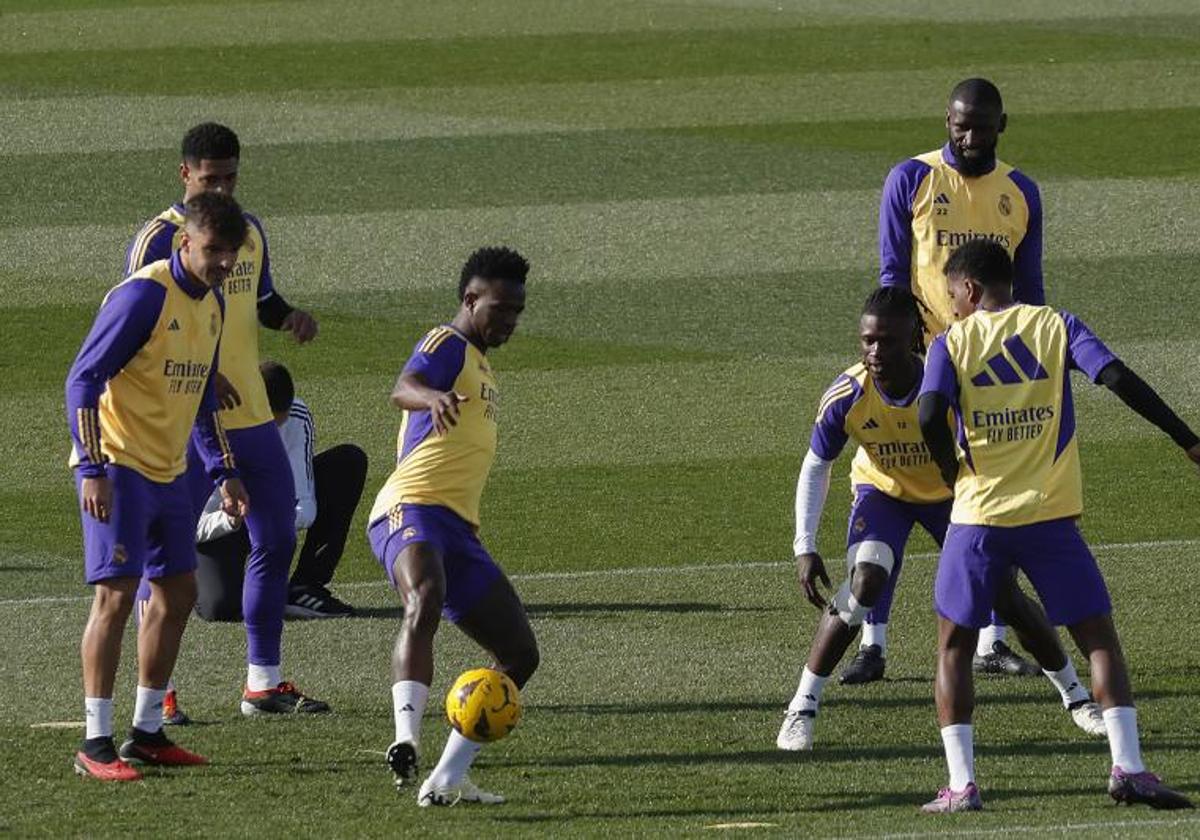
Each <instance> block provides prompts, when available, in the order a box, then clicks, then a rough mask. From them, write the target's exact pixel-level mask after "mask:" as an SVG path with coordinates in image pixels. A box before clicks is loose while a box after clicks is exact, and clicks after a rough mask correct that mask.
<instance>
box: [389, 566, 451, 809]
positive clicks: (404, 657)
mask: <svg viewBox="0 0 1200 840" xmlns="http://www.w3.org/2000/svg"><path fill="white" fill-rule="evenodd" d="M392 579H393V580H394V581H395V582H396V591H397V592H398V593H399V595H400V600H401V602H402V603H403V604H404V617H403V618H402V619H401V620H400V632H399V634H398V635H397V636H396V644H395V646H394V647H393V648H392V700H393V710H394V715H395V723H396V739H395V740H394V741H393V742H392V744H391V746H390V747H389V748H388V753H387V761H388V766H389V767H390V768H391V770H392V773H393V774H394V776H395V783H396V786H397V787H400V786H402V785H406V784H412V783H413V782H415V781H416V778H417V745H418V744H419V743H420V740H421V716H422V715H423V714H424V711H425V701H426V700H427V699H428V697H429V686H430V684H431V683H432V682H433V637H434V636H435V635H436V634H437V629H438V625H439V624H440V623H441V620H442V604H443V603H444V601H445V599H446V572H445V569H444V567H443V566H442V556H441V554H440V553H439V552H438V550H437V549H436V548H435V547H434V546H433V545H431V544H430V543H423V542H415V543H411V544H409V545H407V546H405V547H404V549H403V550H402V551H401V552H400V553H399V554H398V555H396V559H395V560H394V561H393V563H392Z"/></svg>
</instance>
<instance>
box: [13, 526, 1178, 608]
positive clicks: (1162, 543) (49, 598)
mask: <svg viewBox="0 0 1200 840" xmlns="http://www.w3.org/2000/svg"><path fill="white" fill-rule="evenodd" d="M1190 545H1200V538H1189V539H1182V540H1145V541H1141V542H1127V543H1100V544H1097V545H1092V546H1089V548H1091V550H1092V551H1094V552H1106V551H1121V550H1131V549H1141V548H1183V547H1186V546H1190ZM908 559H911V560H934V559H937V553H936V552H931V551H929V552H924V553H922V554H910V555H908ZM793 562H794V561H791V560H752V561H750V562H747V563H693V564H690V565H684V566H626V567H620V568H615V569H579V570H576V571H573V572H527V573H525V574H515V575H509V577H510V578H511V579H512V580H578V579H582V578H594V577H625V576H633V575H661V574H669V573H671V572H703V571H706V570H712V571H728V570H730V569H774V568H781V567H784V566H791V565H792V564H793ZM386 585H387V582H386V581H384V580H371V581H355V582H354V583H343V584H339V585H338V588H339V589H371V588H375V587H379V586H386ZM90 600H91V597H90V596H80V595H46V596H40V597H34V598H6V599H2V600H0V607H21V606H28V605H36V604H73V603H78V602H81V601H90Z"/></svg>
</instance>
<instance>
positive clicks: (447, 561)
mask: <svg viewBox="0 0 1200 840" xmlns="http://www.w3.org/2000/svg"><path fill="white" fill-rule="evenodd" d="M367 538H368V539H370V541H371V549H372V550H373V551H374V552H375V556H376V557H377V558H378V559H379V562H380V563H381V564H382V565H383V570H384V571H385V572H387V576H388V582H389V583H391V585H392V588H393V589H395V588H396V579H395V577H394V576H393V574H392V566H393V564H395V562H396V558H397V557H398V556H400V552H401V551H403V550H404V549H405V547H406V546H409V545H411V544H413V543H427V544H429V545H432V546H433V547H434V548H436V549H437V550H438V553H439V554H441V556H442V569H443V570H444V571H445V573H446V600H445V601H444V602H443V603H442V615H444V616H445V617H446V618H447V619H449V620H450V621H453V622H456V623H457V622H458V621H459V620H460V619H461V618H462V617H463V616H465V615H466V614H467V613H469V612H470V611H471V609H472V608H473V607H474V606H475V605H476V604H477V603H479V600H480V599H481V598H483V596H484V595H486V594H487V592H488V590H489V589H491V588H492V585H493V584H494V583H495V582H496V581H497V580H499V579H500V578H501V577H502V576H503V574H504V573H503V572H501V571H500V567H499V566H497V565H496V561H495V560H493V559H492V556H491V555H490V554H488V553H487V549H486V548H484V547H483V543H481V542H480V541H479V537H478V536H477V535H476V534H475V528H474V527H473V526H472V525H471V523H469V522H467V521H466V520H465V519H463V518H462V517H461V516H459V515H458V514H457V513H455V512H454V511H452V510H450V509H449V508H445V507H441V506H440V505H407V504H406V505H401V506H400V521H399V522H398V523H393V518H392V517H390V516H385V517H382V518H380V519H377V520H376V521H375V522H373V523H372V524H371V525H370V526H368V528H367Z"/></svg>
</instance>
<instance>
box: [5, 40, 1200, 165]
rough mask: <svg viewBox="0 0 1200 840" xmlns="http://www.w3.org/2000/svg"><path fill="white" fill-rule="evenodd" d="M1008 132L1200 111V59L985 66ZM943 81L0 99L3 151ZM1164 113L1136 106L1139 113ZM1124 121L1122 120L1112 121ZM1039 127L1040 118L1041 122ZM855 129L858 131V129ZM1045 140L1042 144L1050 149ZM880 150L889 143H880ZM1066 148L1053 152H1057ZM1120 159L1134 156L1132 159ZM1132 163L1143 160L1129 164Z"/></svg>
mask: <svg viewBox="0 0 1200 840" xmlns="http://www.w3.org/2000/svg"><path fill="white" fill-rule="evenodd" d="M989 74H990V75H991V76H992V78H993V79H995V80H996V82H997V83H998V84H999V85H1000V86H1001V88H1002V89H1003V90H1004V92H1005V98H1006V102H1007V107H1008V110H1009V113H1010V115H1011V116H1012V118H1013V119H1014V125H1015V126H1016V129H1014V131H1013V132H1010V134H1009V135H1008V136H1007V137H1006V138H1005V142H1006V143H1008V142H1010V141H1011V140H1012V139H1013V138H1014V137H1017V136H1019V135H1020V133H1021V132H1022V131H1023V130H1024V128H1023V127H1024V124H1025V123H1026V122H1027V121H1028V120H1029V118H1030V117H1031V116H1034V115H1045V116H1050V117H1053V118H1055V120H1056V121H1057V122H1059V123H1060V122H1061V120H1062V119H1063V117H1064V115H1071V114H1076V113H1081V114H1085V115H1086V114H1087V112H1094V113H1097V114H1100V113H1103V112H1106V111H1118V112H1120V111H1136V112H1142V113H1144V112H1145V111H1147V110H1160V109H1176V110H1178V109H1182V108H1195V107H1198V106H1200V66H1198V65H1197V64H1196V63H1195V62H1192V61H1187V60H1175V61H1167V60H1160V61H1136V62H1123V63H1120V64H1108V63H1104V62H1084V63H1078V64H1061V63H1055V64H1053V65H1050V66H1042V65H1033V64H1031V65H1008V64H1006V65H996V66H993V67H990V68H989ZM951 84H952V80H949V79H948V78H947V74H946V71H945V70H944V69H940V68H938V69H928V70H927V69H921V70H914V71H905V72H895V71H888V72H870V71H868V72H850V73H827V74H826V73H822V74H803V73H797V74H777V75H763V76H722V77H719V78H699V79H675V80H662V79H655V80H652V81H625V82H595V83H577V84H538V85H511V86H506V87H504V88H500V89H497V88H495V87H454V88H437V89H420V88H418V89H413V88H385V89H374V88H354V89H348V90H343V91H338V92H336V93H330V92H328V91H306V90H289V91H271V92H268V93H248V94H235V95H227V94H218V95H213V96H188V95H172V96H162V95H124V96H122V95H110V96H94V97H87V98H86V99H80V98H79V97H48V98H37V99H20V100H14V99H3V98H0V121H3V123H4V124H5V126H6V132H5V135H4V137H3V139H2V140H0V151H2V152H3V153H5V154H61V153H91V152H100V151H135V150H158V149H165V150H170V151H171V152H173V151H174V149H175V146H176V144H177V141H178V135H179V134H180V133H181V132H182V131H183V129H184V127H186V126H188V125H190V124H192V123H193V122H195V121H196V120H197V119H198V118H199V115H205V116H209V117H212V118H215V119H219V120H221V121H224V122H226V123H227V124H229V125H232V126H235V127H236V128H237V130H238V132H239V133H240V134H241V136H242V139H243V141H244V143H245V144H246V145H247V146H251V147H262V146H268V145H269V146H278V145H287V144H297V143H331V142H344V141H359V142H363V141H378V140H413V139H420V138H438V137H440V138H452V137H466V136H480V135H507V134H537V133H554V132H565V131H600V130H608V131H615V130H617V129H655V128H695V127H703V126H727V127H728V126H738V125H747V126H754V125H770V124H773V123H829V124H830V125H827V126H824V127H823V134H824V135H825V136H826V137H836V136H837V134H838V130H839V128H840V125H839V124H841V123H844V122H850V123H854V122H861V121H862V120H863V118H864V115H865V114H870V115H871V117H870V118H871V121H872V122H878V121H895V120H905V119H913V120H919V121H923V122H924V123H925V125H926V127H927V128H928V129H930V130H933V131H935V133H936V129H937V128H938V126H940V114H941V110H942V108H943V106H944V100H945V96H946V94H947V91H948V88H949V86H950V85H951ZM1160 116H1161V117H1171V116H1172V115H1169V114H1161V115H1159V114H1146V115H1145V119H1147V120H1153V119H1155V118H1156V117H1160ZM1114 119H1115V120H1118V121H1120V120H1122V119H1123V116H1122V115H1121V114H1119V113H1118V114H1116V115H1114ZM1045 122H1047V123H1049V122H1050V120H1045ZM855 128H856V133H861V131H859V130H858V128H859V127H858V126H856V127H855ZM1051 145H1054V144H1051ZM887 151H888V152H889V153H892V152H894V151H895V148H893V147H887ZM1066 151H1067V150H1065V149H1064V150H1063V152H1064V153H1065V152H1066ZM1131 156H1132V155H1131ZM1139 165H1141V166H1145V165H1147V164H1145V163H1141V164H1139Z"/></svg>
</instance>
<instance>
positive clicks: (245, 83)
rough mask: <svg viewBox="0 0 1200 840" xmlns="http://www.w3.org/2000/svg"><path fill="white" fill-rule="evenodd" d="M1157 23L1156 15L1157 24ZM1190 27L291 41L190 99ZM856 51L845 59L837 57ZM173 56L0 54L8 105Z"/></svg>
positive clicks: (154, 79) (1047, 49) (876, 54)
mask: <svg viewBox="0 0 1200 840" xmlns="http://www.w3.org/2000/svg"><path fill="white" fill-rule="evenodd" d="M1156 20H1160V19H1156ZM1195 22H1196V18H1194V17H1180V18H1179V19H1178V21H1177V26H1176V31H1175V32H1174V33H1169V32H1168V33H1164V32H1159V31H1155V32H1154V33H1153V34H1145V35H1139V34H1137V33H1138V28H1137V26H1136V20H1131V19H1129V18H1112V19H1108V20H1103V19H1096V20H1093V21H1091V26H1090V27H1089V28H1088V29H1087V30H1085V31H1080V29H1079V28H1078V27H1075V26H1072V25H1069V24H1056V23H1049V24H1048V23H1045V22H1042V21H1034V22H1027V23H980V22H963V21H955V22H953V23H945V22H936V23H930V22H924V21H922V22H917V23H912V22H903V23H889V24H882V25H881V24H854V23H851V24H845V25H839V26H815V27H791V28H789V27H780V28H771V29H745V30H727V31H713V30H694V31H687V32H678V33H645V32H626V33H615V34H610V35H600V34H570V35H546V36H509V37H495V38H492V37H489V38H457V39H447V40H439V41H407V42H397V41H393V42H386V41H360V42H354V43H345V44H319V43H288V44H271V45H264V46H262V47H257V48H254V49H246V48H243V47H236V46H235V47H228V46H220V45H217V46H214V47H213V48H211V49H209V50H207V51H206V58H207V59H208V62H207V64H206V71H205V74H204V76H203V78H200V77H197V78H195V79H193V81H192V85H193V88H192V90H191V91H190V92H194V93H209V92H212V93H221V94H229V93H231V92H237V91H271V90H290V89H295V88H310V89H339V88H363V87H393V86H398V87H429V86H437V87H444V86H448V85H451V86H452V85H494V86H503V85H508V84H521V83H531V82H556V83H561V82H581V81H603V80H609V81H615V80H626V79H658V78H662V79H669V78H688V77H693V78H695V77H707V76H721V75H740V74H758V73H765V74H777V73H781V72H817V71H820V72H837V71H843V72H844V71H851V70H854V71H857V70H886V69H894V70H917V69H921V68H929V67H944V68H946V69H947V72H948V73H951V74H952V73H953V71H954V68H956V67H958V66H960V64H961V58H960V56H959V54H958V52H957V51H956V50H949V49H939V48H938V46H937V45H942V44H953V43H970V44H971V45H972V61H973V62H974V65H975V66H980V67H986V66H988V65H989V64H993V63H996V64H1013V63H1026V62H1031V63H1034V62H1042V61H1045V60H1046V59H1047V58H1053V59H1054V60H1055V61H1063V62H1075V61H1096V60H1102V61H1107V62H1115V61H1129V60H1139V59H1141V60H1153V59H1161V58H1168V59H1171V58H1174V59H1187V58H1189V57H1191V56H1193V55H1194V54H1195V51H1196V43H1197V32H1196V24H1195ZM849 44H852V45H853V47H854V48H853V49H847V45H849ZM178 60H179V56H178V51H177V49H176V48H174V47H171V48H155V49H132V48H130V49H119V50H82V51H78V52H74V51H50V52H38V53H28V54H21V55H11V54H10V55H0V90H3V92H4V94H5V95H7V96H30V95H34V94H45V93H49V92H61V93H70V94H80V93H118V92H125V93H131V92H142V93H160V94H170V93H176V92H178V90H179V84H178V81H177V79H176V77H175V74H174V73H164V72H163V68H170V67H173V66H175V64H176V63H177V62H178Z"/></svg>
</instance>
